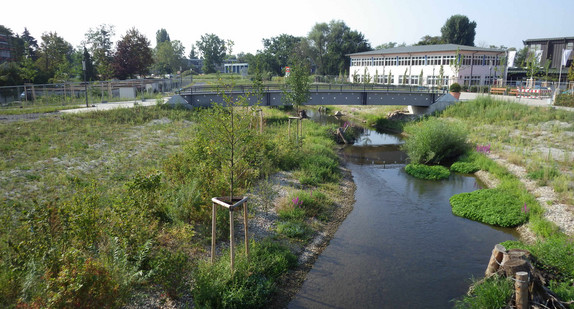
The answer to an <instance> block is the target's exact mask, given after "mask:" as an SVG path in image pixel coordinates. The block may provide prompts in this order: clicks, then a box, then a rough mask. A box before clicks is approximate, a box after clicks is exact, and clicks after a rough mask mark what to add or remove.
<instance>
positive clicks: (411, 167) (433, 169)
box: [405, 164, 450, 180]
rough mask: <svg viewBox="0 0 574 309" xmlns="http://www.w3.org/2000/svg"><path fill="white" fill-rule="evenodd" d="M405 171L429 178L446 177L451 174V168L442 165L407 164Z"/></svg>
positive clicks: (414, 175)
mask: <svg viewBox="0 0 574 309" xmlns="http://www.w3.org/2000/svg"><path fill="white" fill-rule="evenodd" d="M405 171H406V172H407V174H409V175H411V176H413V177H416V178H421V179H429V180H440V179H446V178H448V176H450V172H449V170H448V169H447V168H446V167H444V166H440V165H435V166H428V165H424V164H407V166H405Z"/></svg>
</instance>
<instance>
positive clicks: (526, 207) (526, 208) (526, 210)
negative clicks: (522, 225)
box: [522, 203, 529, 214]
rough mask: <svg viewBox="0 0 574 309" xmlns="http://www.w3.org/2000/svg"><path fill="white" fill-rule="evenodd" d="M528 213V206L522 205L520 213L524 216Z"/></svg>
mask: <svg viewBox="0 0 574 309" xmlns="http://www.w3.org/2000/svg"><path fill="white" fill-rule="evenodd" d="M528 211H529V209H528V206H526V203H524V207H522V212H523V213H525V214H526V213H528Z"/></svg>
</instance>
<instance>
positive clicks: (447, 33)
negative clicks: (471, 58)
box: [440, 15, 476, 46]
mask: <svg viewBox="0 0 574 309" xmlns="http://www.w3.org/2000/svg"><path fill="white" fill-rule="evenodd" d="M440 32H441V34H442V40H443V41H444V43H447V44H460V45H468V46H474V37H475V35H476V22H474V21H472V22H471V21H470V20H469V19H468V17H466V16H464V15H453V16H451V17H449V19H447V20H446V22H445V24H444V26H442V28H441V29H440Z"/></svg>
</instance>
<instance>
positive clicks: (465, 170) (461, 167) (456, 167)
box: [450, 162, 480, 174]
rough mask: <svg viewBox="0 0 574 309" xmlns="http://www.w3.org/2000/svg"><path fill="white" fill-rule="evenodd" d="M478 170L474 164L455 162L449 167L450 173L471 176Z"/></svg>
mask: <svg viewBox="0 0 574 309" xmlns="http://www.w3.org/2000/svg"><path fill="white" fill-rule="evenodd" d="M479 170H480V168H479V167H478V166H476V164H474V163H469V162H455V163H453V164H452V165H451V166H450V171H451V172H455V173H460V174H473V173H476V172H478V171H479Z"/></svg>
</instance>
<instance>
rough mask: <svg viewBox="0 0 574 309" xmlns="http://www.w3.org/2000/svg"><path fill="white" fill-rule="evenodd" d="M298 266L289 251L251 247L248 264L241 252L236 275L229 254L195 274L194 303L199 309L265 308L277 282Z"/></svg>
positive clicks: (201, 266) (263, 245) (261, 245)
mask: <svg viewBox="0 0 574 309" xmlns="http://www.w3.org/2000/svg"><path fill="white" fill-rule="evenodd" d="M296 263H297V258H296V257H295V256H294V255H293V254H292V253H291V252H290V251H289V250H288V249H287V248H286V247H283V246H281V245H278V244H277V243H272V242H263V243H252V244H251V248H250V257H249V262H248V261H247V259H246V258H245V254H244V251H242V250H241V249H240V250H238V252H237V253H236V256H235V271H234V272H232V271H231V269H230V262H229V255H228V253H226V254H224V255H223V256H222V257H221V258H219V259H218V260H217V262H216V263H215V264H213V265H211V264H210V263H209V262H207V261H205V262H200V263H199V265H198V266H197V268H196V270H195V272H194V278H195V288H194V289H193V296H194V302H195V304H196V306H198V307H199V308H264V307H265V305H266V304H267V303H268V302H269V301H270V299H271V298H270V297H271V295H272V293H273V291H274V290H275V288H276V285H275V282H276V280H277V278H278V277H279V276H280V275H281V274H283V273H285V272H286V271H287V270H288V269H290V268H292V267H294V266H295V265H296Z"/></svg>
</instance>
